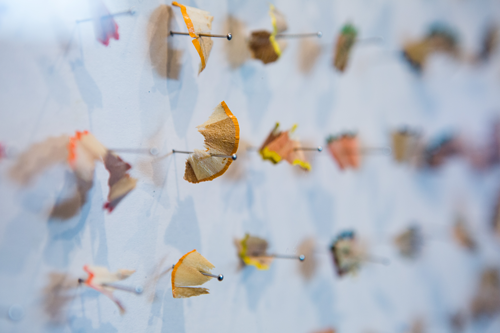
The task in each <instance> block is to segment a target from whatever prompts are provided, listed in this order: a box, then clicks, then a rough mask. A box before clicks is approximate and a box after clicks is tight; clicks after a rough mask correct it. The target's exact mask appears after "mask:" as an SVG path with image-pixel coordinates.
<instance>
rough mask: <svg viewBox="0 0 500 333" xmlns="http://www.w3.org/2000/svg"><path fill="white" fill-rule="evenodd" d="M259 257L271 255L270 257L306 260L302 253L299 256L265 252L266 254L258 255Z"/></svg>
mask: <svg viewBox="0 0 500 333" xmlns="http://www.w3.org/2000/svg"><path fill="white" fill-rule="evenodd" d="M257 256H258V257H270V258H278V259H299V260H300V261H304V260H306V256H305V255H303V254H301V255H299V256H294V255H290V254H265V255H257Z"/></svg>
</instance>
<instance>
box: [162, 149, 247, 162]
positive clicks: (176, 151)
mask: <svg viewBox="0 0 500 333" xmlns="http://www.w3.org/2000/svg"><path fill="white" fill-rule="evenodd" d="M172 153H174V154H175V153H179V154H194V152H192V151H183V150H175V149H172ZM210 156H212V157H223V158H230V159H232V160H233V161H236V159H237V158H238V156H237V155H236V154H233V155H220V154H210Z"/></svg>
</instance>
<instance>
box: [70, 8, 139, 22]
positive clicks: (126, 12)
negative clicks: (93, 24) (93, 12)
mask: <svg viewBox="0 0 500 333" xmlns="http://www.w3.org/2000/svg"><path fill="white" fill-rule="evenodd" d="M136 13H137V11H136V10H135V8H130V9H129V10H126V11H123V12H118V13H114V14H109V15H103V16H101V17H99V18H100V19H105V18H110V17H115V16H121V15H130V16H134V15H135V14H136ZM92 20H94V18H86V19H83V20H76V23H77V24H79V23H83V22H89V21H92Z"/></svg>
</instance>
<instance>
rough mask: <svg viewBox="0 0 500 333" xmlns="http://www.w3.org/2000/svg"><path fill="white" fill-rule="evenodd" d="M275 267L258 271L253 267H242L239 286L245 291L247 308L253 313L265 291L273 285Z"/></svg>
mask: <svg viewBox="0 0 500 333" xmlns="http://www.w3.org/2000/svg"><path fill="white" fill-rule="evenodd" d="M274 271H275V266H274V265H271V267H270V268H269V270H266V271H259V270H258V269H257V268H255V267H251V266H247V267H244V268H243V270H242V272H241V284H242V285H244V286H245V289H246V291H247V301H248V308H249V309H250V310H251V311H253V312H255V311H257V307H258V305H259V302H260V300H261V298H262V296H264V295H265V294H266V289H267V288H269V286H270V285H271V284H272V283H273V278H274Z"/></svg>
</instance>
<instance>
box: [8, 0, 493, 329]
mask: <svg viewBox="0 0 500 333" xmlns="http://www.w3.org/2000/svg"><path fill="white" fill-rule="evenodd" d="M105 3H106V5H107V6H108V8H109V10H110V12H112V13H113V12H120V11H124V10H128V9H129V8H130V7H135V9H136V11H137V13H136V15H134V16H128V15H124V16H119V17H117V18H116V22H117V23H118V25H119V33H120V40H119V41H115V40H111V42H110V45H109V46H108V47H105V46H103V45H102V44H100V43H99V42H97V41H96V39H95V36H94V31H93V26H92V23H91V22H87V23H80V24H76V23H75V22H76V20H79V19H84V18H88V17H89V15H90V13H89V12H88V4H87V2H86V1H83V0H78V1H62V0H60V1H55V0H52V1H43V2H42V1H27V0H7V1H0V73H1V74H0V142H2V143H5V144H7V145H9V146H11V147H14V148H15V149H16V150H17V151H23V150H25V149H27V148H28V147H30V146H31V145H32V144H34V143H36V142H40V141H42V140H44V139H46V138H48V137H50V136H57V135H61V134H67V135H72V134H73V133H74V131H75V130H85V129H88V130H90V131H91V132H92V133H93V134H94V135H95V136H96V137H97V138H98V139H99V140H100V141H101V142H102V143H103V144H104V145H106V146H107V147H113V148H121V147H123V148H150V147H157V148H158V149H159V150H160V155H164V154H166V153H167V152H169V151H170V150H171V149H172V148H176V149H186V150H187V149H193V148H201V146H202V142H203V141H202V140H203V137H202V136H201V135H200V134H199V133H198V132H197V130H196V129H195V126H197V125H199V124H201V123H203V122H204V121H205V120H206V119H207V118H208V116H209V115H210V114H211V112H212V110H213V108H214V107H215V106H216V105H217V104H218V103H220V102H221V101H222V100H224V101H226V103H227V105H228V106H229V108H230V109H231V110H232V112H233V113H234V115H235V116H236V117H237V118H238V120H239V123H240V128H241V138H242V139H244V140H246V141H248V142H250V143H251V144H253V145H255V146H256V145H260V143H261V142H262V140H264V138H265V137H266V136H267V134H268V132H269V131H270V129H271V128H272V127H273V126H274V122H275V121H280V122H281V124H282V125H283V126H284V128H288V127H290V126H291V125H292V124H294V123H298V124H299V127H298V130H297V133H298V135H299V136H300V137H301V138H302V139H303V140H304V141H305V142H308V143H309V144H311V145H319V144H324V139H325V138H326V136H327V135H329V134H331V133H336V132H338V131H341V130H356V131H358V132H359V133H360V137H361V139H362V141H363V142H364V143H365V144H366V145H371V146H388V145H389V144H390V142H389V133H390V131H391V130H392V129H395V128H397V127H399V126H402V125H411V126H419V127H420V128H423V129H424V132H425V137H426V138H432V137H434V136H436V135H438V134H440V133H442V132H443V131H457V132H460V133H463V134H464V135H466V136H468V137H471V138H473V139H477V140H478V142H481V141H480V140H483V139H485V135H484V134H485V133H486V131H487V130H489V127H488V125H489V124H490V122H491V120H492V119H494V116H498V115H499V110H500V94H499V91H500V90H499V88H500V81H499V80H500V60H499V58H498V56H496V57H495V58H494V59H492V60H491V61H490V62H488V63H486V64H480V65H472V64H466V63H460V62H458V61H453V60H450V59H449V58H446V57H443V56H435V57H433V58H432V59H431V61H430V63H429V66H428V68H427V70H426V71H425V72H424V73H423V74H422V75H418V74H416V73H415V72H414V71H412V70H411V68H410V67H409V66H408V64H407V63H406V62H405V61H404V59H403V58H402V57H401V55H400V53H399V50H400V49H401V45H402V44H403V42H404V41H406V40H407V39H408V38H418V37H421V36H422V35H423V34H424V33H425V32H426V30H427V28H428V26H429V25H430V24H431V23H433V22H435V21H444V22H446V23H448V24H450V25H451V26H453V27H455V28H456V29H457V31H458V33H459V36H460V45H461V47H462V50H463V51H464V52H465V53H467V54H473V53H476V52H478V50H479V48H480V41H481V37H482V33H483V30H484V28H485V27H486V26H487V24H488V23H490V22H492V21H496V22H498V19H499V18H500V16H499V15H500V4H499V3H498V2H497V1H494V0H491V1H467V0H461V1H459V0H447V1H445V0H440V1H427V0H418V1H417V0H415V1H404V3H403V1H397V0H371V1H368V0H364V1H361V0H356V1H326V0H325V1H319V0H308V1H305V0H301V1H300V0H287V1H285V0H279V1H275V2H274V4H275V5H276V6H277V8H279V9H280V10H281V11H282V12H283V13H284V15H285V16H286V17H287V19H288V23H289V31H290V32H306V31H309V32H311V31H312V32H314V31H318V30H320V31H322V32H323V38H322V39H321V40H320V42H321V43H322V44H323V49H322V50H323V52H322V53H321V55H320V57H319V59H318V61H317V63H316V64H315V65H314V67H313V69H312V72H311V73H310V74H308V75H304V74H301V73H300V72H299V70H298V60H299V59H298V56H299V45H300V44H299V41H298V40H290V41H289V47H288V49H286V51H285V52H284V54H283V56H282V58H281V59H280V60H279V61H278V62H276V63H274V64H270V65H267V66H264V65H263V64H262V63H260V62H258V61H254V60H252V61H249V62H247V63H245V64H244V65H243V66H242V67H241V68H238V69H235V70H232V69H231V68H230V66H229V64H228V62H227V61H226V57H225V54H224V48H223V46H224V43H228V41H225V40H222V39H220V40H214V47H213V50H212V53H211V56H210V59H209V61H208V65H207V68H206V69H205V71H204V72H203V73H201V75H199V76H198V75H197V69H198V62H199V58H198V56H197V54H196V53H195V50H194V48H193V47H192V45H191V42H190V40H189V38H186V37H174V38H176V40H175V43H176V46H177V47H178V49H179V50H181V51H182V52H183V53H182V57H181V64H182V68H181V71H180V76H179V80H171V79H166V78H165V76H164V71H163V72H162V69H161V68H164V67H162V66H164V63H162V60H161V59H164V57H163V54H162V53H161V52H160V51H158V49H160V50H163V51H164V50H165V43H166V42H165V39H164V38H163V37H164V36H166V35H165V29H166V24H165V23H164V22H163V23H161V24H159V23H158V22H157V21H156V17H157V14H158V13H159V11H161V8H163V7H160V6H164V5H168V4H169V3H168V2H162V1H157V0H138V1H132V0H129V1H118V0H107V1H105ZM184 4H186V5H190V6H194V7H198V8H202V9H204V10H208V11H210V12H211V13H212V15H214V17H215V18H214V22H213V32H215V33H219V32H220V33H226V31H224V30H223V29H224V21H225V19H226V18H227V16H228V14H232V15H233V16H235V17H236V18H238V19H239V20H241V21H243V22H244V23H245V24H246V26H247V28H248V31H250V30H253V29H258V28H266V29H270V19H269V16H268V2H267V1H264V0H257V1H242V0H234V1H208V0H198V1H196V0H188V1H186V2H184ZM155 11H156V12H155ZM155 13H156V14H155ZM174 15H175V21H176V24H177V25H178V26H179V27H180V28H181V29H184V30H185V26H184V24H183V22H182V21H181V18H180V11H179V10H178V9H177V8H176V9H174ZM348 21H350V22H352V23H353V24H355V25H356V26H357V27H359V30H360V37H373V36H377V37H381V38H383V42H382V43H381V44H369V45H365V46H359V47H355V48H354V52H353V56H352V59H351V62H350V64H349V66H348V68H347V71H346V73H344V74H342V75H341V74H339V73H337V72H336V71H335V70H334V69H333V68H332V66H331V63H332V60H331V58H332V49H333V44H332V43H333V41H334V38H335V37H336V35H337V33H338V31H339V30H340V28H341V26H342V25H343V24H344V23H346V22H348ZM184 30H183V31H184ZM177 38H178V39H177ZM68 43H69V44H68ZM68 45H69V47H68ZM152 59H153V62H152ZM158 59H160V61H159V64H158ZM165 61H166V60H165ZM155 62H156V63H155ZM121 156H122V157H123V158H124V159H125V160H126V161H128V162H129V163H131V164H132V166H133V169H132V170H131V174H132V175H133V176H134V177H136V178H138V179H139V182H138V186H137V188H136V190H135V191H133V192H132V193H131V194H130V195H129V196H128V197H127V198H126V199H125V200H124V201H123V202H122V203H121V204H120V205H119V206H118V208H117V209H116V210H115V211H114V212H113V213H112V214H108V213H106V212H105V211H103V209H102V205H103V203H104V201H105V199H106V196H107V193H108V189H107V177H108V174H107V172H106V170H105V169H104V168H103V167H102V165H99V166H98V168H97V170H96V179H95V183H94V187H93V188H92V190H91V191H90V192H89V194H88V196H89V199H88V202H87V203H86V204H85V206H84V207H83V209H82V211H81V212H80V214H78V215H77V216H75V217H73V218H71V219H69V220H65V221H61V220H55V219H51V218H50V217H49V215H50V211H51V209H52V207H53V206H54V205H55V203H56V202H58V201H60V200H62V198H64V197H65V196H67V195H68V193H71V190H72V189H74V186H75V185H74V182H73V180H72V177H71V174H70V172H69V170H68V168H67V167H66V166H64V165H58V166H54V167H51V168H49V169H47V170H46V171H44V172H43V173H42V174H41V175H40V176H39V177H38V178H36V179H34V181H33V182H32V183H31V184H29V185H27V186H21V185H19V184H17V183H16V182H14V181H13V180H12V179H10V177H9V169H10V168H12V166H13V165H14V162H15V160H13V159H7V160H2V161H0V285H1V287H0V331H2V332H45V331H51V332H146V331H147V332H181V333H183V332H186V333H191V332H311V331H313V330H317V329H321V328H325V327H335V328H336V329H337V330H338V331H339V332H368V331H370V332H404V331H405V330H407V329H408V328H409V327H410V325H411V323H412V322H413V321H414V320H415V319H417V318H423V319H424V321H425V323H426V325H427V327H428V331H429V332H448V331H449V323H448V320H449V316H450V315H451V314H453V313H455V312H456V311H458V310H464V309H467V307H468V302H469V300H470V298H471V297H472V294H473V292H474V288H475V286H476V283H477V280H478V277H479V273H480V271H481V269H483V268H484V267H486V266H488V265H498V262H499V259H500V253H499V247H498V240H496V239H494V236H492V235H491V233H490V228H489V223H490V220H491V213H492V209H493V205H494V201H495V198H496V196H497V193H498V189H499V187H498V184H499V182H498V180H499V176H500V173H499V170H498V168H496V169H494V170H490V171H488V172H487V173H477V172H474V171H473V170H472V169H471V168H470V166H469V165H468V164H467V163H465V162H464V161H461V160H453V161H452V162H450V163H449V164H447V165H445V166H444V167H443V168H441V169H439V170H437V171H419V170H415V169H412V168H409V167H405V166H402V165H397V164H395V163H394V162H393V161H392V160H391V158H390V157H388V156H376V157H368V158H366V159H364V160H363V166H362V168H361V169H360V170H359V171H356V172H352V171H348V172H340V171H339V170H338V169H337V167H336V166H335V165H334V163H333V161H332V160H331V158H330V157H329V156H328V155H327V154H326V152H324V153H322V154H314V153H312V154H309V156H310V157H311V158H312V163H313V170H312V172H311V173H310V174H304V173H302V172H298V171H297V170H295V169H294V168H292V167H291V166H289V165H287V164H280V165H277V166H275V165H271V164H270V163H267V162H266V163H264V162H262V161H261V160H260V158H259V157H258V155H257V154H256V153H250V154H249V155H248V156H247V157H246V158H243V156H241V158H240V159H239V160H238V161H236V162H235V163H237V164H238V163H239V166H240V167H244V170H245V171H246V172H245V176H244V178H243V179H240V180H237V181H233V180H231V179H229V177H225V176H223V177H221V178H219V179H216V180H215V181H212V182H207V183H201V184H197V185H193V184H189V183H188V182H186V181H184V180H183V174H184V163H185V156H184V155H177V156H168V157H165V158H162V159H154V158H152V157H150V156H147V155H132V154H121ZM233 167H235V166H233ZM457 209H459V211H460V212H461V213H463V214H464V215H465V216H466V218H467V219H468V222H469V223H470V224H471V225H472V226H473V231H474V235H475V236H476V237H477V238H478V239H479V240H480V245H481V246H480V249H479V251H478V252H477V253H475V254H470V253H468V252H466V251H465V250H463V249H462V248H460V247H459V246H458V245H457V244H456V243H455V242H454V241H453V240H452V238H451V234H450V233H449V227H450V226H451V225H452V223H453V222H454V219H455V217H456V215H457ZM414 222H415V223H419V224H420V225H421V226H422V227H423V229H424V232H426V233H427V234H428V235H433V237H432V238H431V239H430V240H429V241H428V242H426V245H425V247H424V251H423V254H422V257H421V258H419V259H417V260H416V261H408V260H404V259H402V258H400V257H399V256H398V254H397V252H396V250H395V249H394V247H393V245H392V242H391V239H392V237H393V236H394V235H395V234H397V233H398V232H401V231H402V230H403V229H404V228H406V227H407V226H409V225H410V224H411V223H414ZM345 229H354V230H355V231H356V232H357V234H358V235H359V237H360V238H361V239H363V240H364V241H366V242H367V243H368V244H369V246H370V250H371V253H372V254H373V255H377V256H381V257H386V258H388V259H389V260H390V261H391V264H390V265H389V266H383V265H373V264H371V265H370V264H368V265H365V266H364V267H363V269H362V270H361V271H360V273H359V274H358V275H357V276H355V277H347V278H344V279H339V278H337V277H336V275H335V273H334V268H333V264H332V260H331V258H330V257H329V256H328V254H327V252H326V251H327V250H326V249H327V247H328V246H329V244H330V243H331V241H332V239H333V238H334V237H335V236H336V235H337V233H338V232H340V231H342V230H345ZM246 232H250V233H252V234H255V235H257V236H261V237H265V238H266V239H267V240H268V241H269V242H270V244H271V250H272V251H273V252H274V251H275V252H281V253H294V252H295V249H296V248H297V246H298V244H300V243H301V242H302V241H303V240H304V239H305V238H306V237H314V238H315V239H316V240H317V242H318V247H319V248H322V250H321V251H323V253H319V254H318V255H317V257H318V258H317V260H318V261H319V267H318V269H317V272H316V273H315V275H314V276H313V278H312V279H311V280H310V281H305V280H304V279H303V278H302V277H301V275H300V274H299V271H298V265H299V263H298V262H296V261H287V260H281V261H276V262H275V263H274V264H273V266H272V267H271V269H270V270H269V271H257V270H255V269H253V267H248V268H245V269H244V270H238V258H237V256H236V250H235V247H234V244H233V239H234V238H238V237H242V236H243V235H244V234H245V233H246ZM192 249H197V250H198V251H199V252H200V253H201V254H202V255H203V256H205V257H206V258H207V259H208V260H209V261H211V262H212V263H213V264H214V265H215V266H216V269H215V272H216V273H217V274H218V273H223V274H224V275H225V279H224V281H223V282H217V281H211V282H209V283H207V285H206V287H208V288H209V289H210V295H204V296H200V297H196V298H191V299H185V300H182V299H173V298H172V294H171V288H170V281H169V278H167V279H163V280H161V283H160V284H159V285H158V288H157V291H156V299H155V301H154V302H150V301H149V298H148V297H147V295H143V296H141V297H137V296H135V295H129V294H126V293H119V292H118V293H117V296H118V297H119V298H120V299H121V300H122V302H123V303H124V305H125V307H126V308H127V313H126V314H125V315H123V316H121V315H120V314H119V311H118V308H117V307H116V306H115V304H113V303H112V302H111V301H110V300H109V299H107V298H106V297H104V296H102V295H100V294H98V293H97V292H95V291H93V290H90V289H86V288H84V287H82V288H79V289H78V290H77V291H76V292H75V295H76V297H75V298H74V299H72V300H71V301H70V302H69V304H68V307H67V309H66V310H65V311H66V312H65V313H64V320H62V322H59V323H54V322H53V321H52V320H51V319H50V317H49V316H48V314H47V313H46V311H45V309H46V308H45V306H44V302H45V300H44V288H45V287H46V285H47V284H48V282H49V274H50V273H54V272H60V273H64V274H68V275H70V276H74V277H84V274H83V273H84V272H83V270H82V266H83V265H84V264H94V265H102V266H106V267H108V268H109V269H110V270H112V271H114V270H116V269H119V268H128V269H136V270H137V272H136V273H135V274H134V275H133V276H132V277H131V278H130V279H128V280H126V284H130V285H146V284H147V281H148V279H150V278H151V274H152V272H153V271H154V269H155V267H156V266H157V265H158V263H159V262H160V261H161V260H162V259H163V258H164V257H165V256H167V257H166V259H165V261H164V264H163V265H164V266H165V267H168V265H171V264H172V263H175V262H176V261H177V259H178V258H179V257H180V256H181V255H182V254H184V253H186V252H188V251H190V250H192ZM124 283H125V282H124ZM13 305H16V306H21V307H22V308H23V309H24V317H23V318H22V319H21V320H20V321H12V320H10V319H9V318H8V316H7V313H8V310H9V308H11V307H12V306H13ZM488 329H489V331H490V332H498V331H499V330H500V322H499V321H498V320H497V321H496V322H493V323H492V324H491V326H488ZM467 330H468V331H470V332H475V331H477V332H484V331H485V330H487V329H486V328H485V327H484V326H478V325H469V326H468V328H467Z"/></svg>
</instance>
